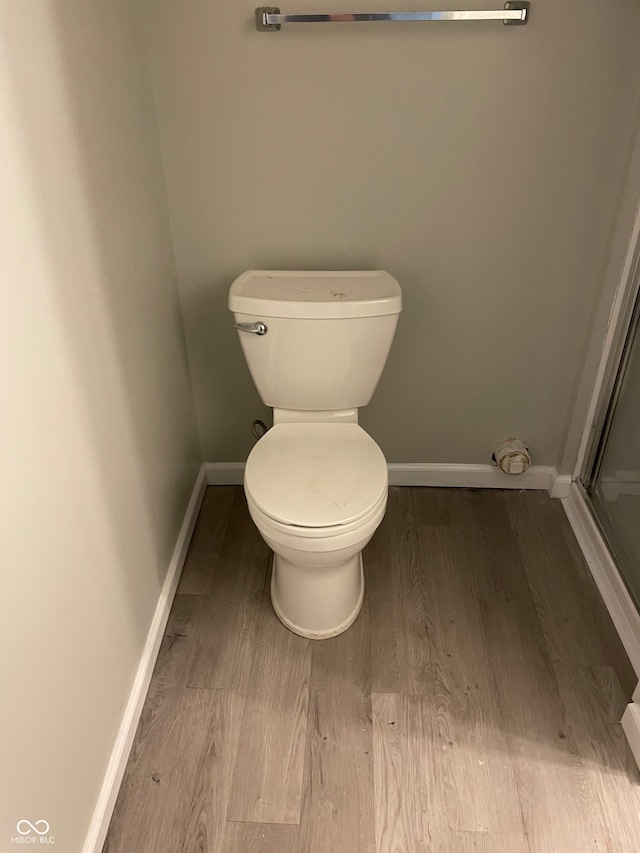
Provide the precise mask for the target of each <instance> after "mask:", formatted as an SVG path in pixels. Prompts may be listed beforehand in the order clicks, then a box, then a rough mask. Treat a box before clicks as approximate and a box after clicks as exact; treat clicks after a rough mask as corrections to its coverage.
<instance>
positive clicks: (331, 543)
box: [244, 423, 388, 639]
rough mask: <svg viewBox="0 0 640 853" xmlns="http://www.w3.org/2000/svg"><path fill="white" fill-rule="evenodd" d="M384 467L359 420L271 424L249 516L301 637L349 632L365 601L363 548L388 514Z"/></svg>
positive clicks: (257, 456)
mask: <svg viewBox="0 0 640 853" xmlns="http://www.w3.org/2000/svg"><path fill="white" fill-rule="evenodd" d="M387 486H388V480H387V466H386V462H385V459H384V456H383V454H382V451H381V450H380V448H379V447H378V445H377V444H376V443H375V441H374V440H373V439H372V438H371V437H370V436H369V435H367V433H366V432H365V431H364V430H363V429H361V427H359V426H358V425H357V424H354V423H346V424H327V423H324V424H315V423H287V424H279V425H276V426H275V427H273V428H272V429H271V430H269V432H267V434H266V435H265V436H264V437H263V438H262V439H261V440H260V441H259V442H258V444H257V445H256V446H255V448H254V449H253V451H252V452H251V454H250V455H249V458H248V459H247V464H246V467H245V477H244V487H245V494H246V498H247V505H248V508H249V513H250V515H251V518H252V519H253V521H254V523H255V525H256V527H257V528H258V530H259V531H260V534H261V535H262V537H263V539H264V540H265V542H266V543H267V544H268V545H269V547H270V548H271V549H272V550H273V552H274V555H275V556H274V562H273V571H272V577H271V601H272V603H273V608H274V610H275V612H276V614H277V616H278V618H279V619H280V621H281V622H282V623H283V624H284V625H286V626H287V628H289V629H290V630H291V631H293V632H294V633H296V634H300V635H301V636H303V637H309V638H312V639H326V638H328V637H333V636H335V635H337V634H340V633H342V632H343V631H345V630H346V629H347V628H348V627H349V626H350V625H351V624H352V622H353V621H354V620H355V619H356V617H357V616H358V613H359V612H360V608H361V607H362V601H363V596H364V575H363V568H362V557H361V552H362V549H363V548H364V547H365V545H366V544H367V543H368V542H369V540H370V539H371V537H372V536H373V534H374V533H375V531H376V529H377V527H378V525H379V524H380V522H381V521H382V518H383V517H384V513H385V509H386V504H387Z"/></svg>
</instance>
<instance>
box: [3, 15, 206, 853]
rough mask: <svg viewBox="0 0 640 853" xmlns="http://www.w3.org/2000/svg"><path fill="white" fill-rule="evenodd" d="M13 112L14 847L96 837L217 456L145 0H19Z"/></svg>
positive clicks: (9, 266)
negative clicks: (202, 402)
mask: <svg viewBox="0 0 640 853" xmlns="http://www.w3.org/2000/svg"><path fill="white" fill-rule="evenodd" d="M0 115H1V116H2V121H1V122H0V187H2V191H1V192H0V222H1V227H0V258H2V270H1V280H0V303H1V309H0V341H1V343H0V363H1V367H0V372H1V374H2V377H3V379H2V395H1V397H0V423H1V424H2V441H1V442H0V471H1V472H2V473H1V480H2V485H1V487H0V566H1V568H2V571H1V573H0V584H1V586H2V589H1V591H0V648H1V649H2V653H1V654H0V696H1V697H2V700H1V705H2V710H1V715H2V725H1V726H0V768H2V769H1V771H0V804H1V805H0V850H2V851H8V850H14V849H19V845H15V846H14V845H12V844H11V841H10V839H11V837H17V836H18V833H17V831H16V824H17V823H18V821H20V820H23V819H26V820H30V821H31V823H35V822H36V821H40V820H46V821H47V822H48V823H49V824H50V834H51V835H53V836H54V838H55V847H52V848H51V849H54V850H58V851H60V853H79V851H80V850H82V849H83V842H84V838H85V835H86V832H87V828H88V826H89V821H90V819H91V815H92V812H93V809H94V806H95V804H96V801H97V798H98V792H99V790H100V785H101V784H102V780H103V778H104V774H105V771H106V767H107V762H108V760H109V757H110V754H111V751H112V749H113V744H114V738H115V735H116V732H117V730H118V726H119V724H120V720H121V715H122V712H123V708H124V704H125V701H126V699H127V696H128V693H129V690H130V687H131V684H132V681H133V678H134V676H135V674H136V671H137V668H138V664H139V662H140V658H141V655H142V650H143V647H144V644H145V640H146V637H147V633H148V631H149V628H150V625H151V620H152V618H153V615H154V611H155V608H156V605H157V602H158V599H159V596H160V590H161V589H162V584H163V582H164V579H165V576H166V573H167V569H168V567H169V563H170V560H171V556H172V552H173V548H174V546H175V543H176V539H177V536H178V532H179V530H180V526H181V523H182V520H183V517H184V513H185V511H186V508H187V503H188V500H189V496H190V494H191V490H192V488H193V485H194V482H195V478H196V474H197V471H198V467H199V463H200V453H199V448H198V441H197V431H196V424H195V413H194V410H193V402H192V397H191V390H190V382H189V374H188V367H187V357H186V350H185V345H184V332H183V328H182V321H181V317H180V308H179V298H178V292H177V286H176V271H175V265H174V260H173V253H172V248H171V233H170V228H169V219H168V212H167V205H166V198H165V193H164V183H163V176H162V163H161V158H160V149H159V145H158V134H157V127H156V122H155V115H154V106H153V95H152V91H151V85H150V80H149V76H148V73H147V69H146V66H145V53H144V38H143V31H142V27H141V16H140V6H139V4H137V3H132V2H131V0H91V2H86V0H38V2H34V3H28V2H24V3H23V2H18V3H16V2H14V0H0ZM31 837H33V838H36V837H37V836H35V835H34V836H31ZM32 846H33V845H32ZM37 847H38V848H40V844H38V845H37Z"/></svg>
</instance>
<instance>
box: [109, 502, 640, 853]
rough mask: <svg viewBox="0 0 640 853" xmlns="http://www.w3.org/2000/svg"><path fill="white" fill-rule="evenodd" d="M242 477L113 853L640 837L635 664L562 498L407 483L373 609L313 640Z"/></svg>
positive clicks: (170, 666) (142, 728)
mask: <svg viewBox="0 0 640 853" xmlns="http://www.w3.org/2000/svg"><path fill="white" fill-rule="evenodd" d="M225 488H227V489H230V490H229V491H227V492H226V495H222V494H219V495H218V496H217V497H216V494H215V492H214V493H212V496H211V497H210V498H209V499H208V501H207V503H206V510H203V511H204V512H205V516H207V517H208V521H207V522H206V523H205V522H204V521H203V523H202V524H199V525H198V526H197V528H196V530H197V531H198V536H199V537H200V539H199V541H198V543H197V547H193V548H192V549H191V550H190V552H189V556H188V558H187V564H186V565H185V573H184V577H185V579H186V580H185V581H184V584H183V586H182V587H181V588H182V589H183V590H191V591H192V592H185V591H183V592H182V593H181V594H179V595H177V596H176V599H175V601H174V605H173V608H172V612H171V615H170V618H169V622H168V624H167V628H166V631H165V636H164V638H163V641H162V645H161V649H160V654H159V657H158V661H157V664H156V668H155V671H154V675H153V678H152V680H151V685H150V689H149V693H148V696H147V700H146V702H145V707H144V709H143V713H142V716H141V720H140V724H139V727H138V732H137V734H136V738H135V741H134V746H133V749H132V752H131V755H130V758H129V762H128V765H127V769H126V772H125V778H124V782H123V785H122V788H121V791H120V794H119V797H118V802H117V804H116V809H115V811H114V815H113V820H112V823H111V827H110V830H109V833H108V836H107V841H106V843H105V848H104V849H105V853H131V851H133V850H135V851H136V853H137V851H141V853H147V851H149V853H150V851H152V850H153V853H187V851H188V853H192V851H199V853H372V851H376V853H471V851H473V853H596V851H597V853H636V851H637V850H639V849H640V802H639V798H640V774H638V771H637V770H636V768H635V767H634V765H633V764H632V762H631V758H630V754H629V750H628V747H627V745H626V742H625V740H624V738H623V735H622V732H621V729H620V726H619V723H618V719H619V716H620V713H621V711H622V708H623V707H624V704H625V698H626V693H625V690H626V689H627V688H626V687H625V686H624V685H623V686H621V684H623V682H624V680H625V678H626V679H627V681H628V682H629V684H630V683H631V682H632V680H633V678H635V677H634V676H632V677H630V676H629V666H630V665H629V662H628V660H627V659H626V656H625V654H624V650H623V649H622V647H621V645H620V644H619V642H618V640H617V637H616V636H615V634H613V635H612V633H611V631H612V628H611V622H610V620H609V617H608V614H606V611H605V610H604V606H603V604H602V601H601V600H600V598H599V594H598V593H597V589H596V588H595V586H594V584H593V582H592V580H591V577H590V575H589V573H588V567H586V565H585V563H584V560H583V559H582V556H581V554H580V552H579V550H578V547H577V544H576V542H575V539H574V538H573V534H572V532H571V530H570V528H569V527H568V526H567V525H566V523H565V520H564V516H563V514H562V513H563V510H562V507H561V506H560V504H559V503H558V502H557V501H552V500H550V499H549V497H548V496H546V495H544V494H537V495H531V494H520V493H518V492H506V491H505V492H499V491H492V490H484V491H481V490H461V489H457V490H451V489H420V488H416V489H407V488H392V489H391V490H390V495H389V512H388V514H387V517H386V519H385V521H384V522H383V524H382V525H381V527H380V529H379V531H378V533H377V534H376V536H374V538H373V540H372V542H371V544H370V546H369V547H368V548H367V550H366V553H365V555H364V563H365V577H366V584H367V587H366V597H365V605H364V608H363V611H362V613H361V615H360V617H359V619H358V620H357V621H356V622H355V623H354V625H353V626H352V627H351V628H350V629H349V631H347V632H345V633H344V634H342V635H341V636H340V637H337V638H333V639H332V640H328V641H322V642H312V641H308V640H305V639H303V638H300V637H296V636H295V635H293V634H291V633H290V632H289V631H287V629H286V628H284V626H282V625H281V624H280V622H279V621H278V620H277V618H276V617H275V614H274V613H273V610H272V607H271V603H270V600H269V588H268V562H269V556H268V551H267V549H266V546H265V545H264V543H263V542H262V540H261V539H260V537H259V534H258V533H257V531H256V529H255V527H254V525H253V524H252V522H251V520H250V518H249V517H248V513H247V510H246V502H245V500H244V495H243V493H242V489H241V488H232V487H225ZM223 498H224V500H223ZM220 500H222V503H220ZM226 501H228V503H227V502H226ZM215 506H217V509H215V511H214V507H215ZM205 516H203V519H204V518H205ZM193 561H195V562H196V564H197V565H195V567H194V566H192V565H191V563H193ZM192 676H193V680H192ZM189 684H194V685H198V688H197V689H191V688H189V687H188V685H189ZM202 688H206V689H202ZM372 691H373V692H372ZM325 738H326V740H325ZM372 815H373V816H372ZM298 822H299V824H300V825H299V826H298V825H297V824H298Z"/></svg>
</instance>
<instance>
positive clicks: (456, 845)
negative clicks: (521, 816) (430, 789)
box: [430, 831, 529, 853]
mask: <svg viewBox="0 0 640 853" xmlns="http://www.w3.org/2000/svg"><path fill="white" fill-rule="evenodd" d="M430 845H431V846H430V853H529V845H528V843H527V838H526V836H525V835H519V834H514V833H501V832H456V831H450V832H438V833H437V834H436V833H432V834H431V838H430Z"/></svg>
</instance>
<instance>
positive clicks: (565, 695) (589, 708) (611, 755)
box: [554, 663, 640, 851]
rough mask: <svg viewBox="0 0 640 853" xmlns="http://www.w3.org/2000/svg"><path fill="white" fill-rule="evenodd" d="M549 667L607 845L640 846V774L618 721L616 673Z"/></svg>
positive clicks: (619, 696) (560, 665)
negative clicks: (556, 683)
mask: <svg viewBox="0 0 640 853" xmlns="http://www.w3.org/2000/svg"><path fill="white" fill-rule="evenodd" d="M554 670H555V674H556V680H557V682H558V686H559V691H560V696H561V698H562V701H563V703H564V705H565V708H566V709H567V727H568V728H569V729H570V731H571V733H572V735H573V737H574V739H575V741H576V744H577V747H578V751H579V754H580V756H581V758H582V760H583V762H584V765H585V769H586V772H587V776H588V779H589V786H590V789H591V790H592V791H593V792H594V794H595V796H596V797H597V798H598V806H599V810H600V811H601V813H602V816H603V822H604V825H605V826H606V829H607V832H608V838H609V840H610V844H611V846H612V850H615V851H619V850H640V826H639V825H638V815H640V773H639V772H638V768H637V766H636V764H635V762H634V760H633V757H632V755H631V750H630V748H629V745H628V743H627V741H626V738H625V736H624V733H623V731H622V727H621V726H620V725H619V722H618V721H619V720H620V718H621V716H622V711H623V710H624V704H625V700H624V696H623V693H622V688H621V687H620V684H619V682H618V678H617V676H616V673H615V672H614V670H613V669H612V668H610V667H601V668H592V667H573V666H570V667H567V666H566V665H565V664H563V663H556V664H555V665H554Z"/></svg>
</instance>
